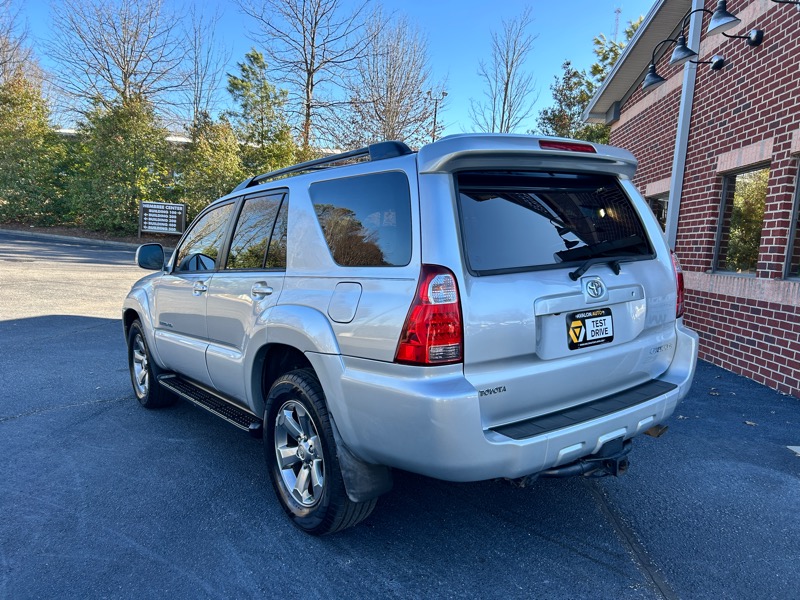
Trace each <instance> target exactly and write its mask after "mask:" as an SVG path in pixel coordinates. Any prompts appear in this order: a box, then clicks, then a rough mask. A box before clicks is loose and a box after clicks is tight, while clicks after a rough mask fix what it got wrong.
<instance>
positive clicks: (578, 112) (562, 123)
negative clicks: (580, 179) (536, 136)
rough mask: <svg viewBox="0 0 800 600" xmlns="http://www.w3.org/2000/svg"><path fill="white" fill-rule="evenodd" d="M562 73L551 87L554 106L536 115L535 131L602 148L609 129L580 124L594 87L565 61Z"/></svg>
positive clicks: (580, 72)
mask: <svg viewBox="0 0 800 600" xmlns="http://www.w3.org/2000/svg"><path fill="white" fill-rule="evenodd" d="M561 68H562V69H563V73H562V74H561V77H558V76H557V77H556V78H555V82H554V83H553V84H552V85H551V86H550V90H551V91H552V93H553V102H554V104H553V106H551V107H549V108H545V109H543V110H541V111H539V118H538V119H537V123H536V124H537V127H538V130H539V132H540V133H542V134H544V135H553V136H557V137H567V138H574V139H580V140H587V141H590V142H598V143H601V144H606V143H608V134H609V128H608V127H607V126H606V125H602V124H599V123H593V124H587V123H584V122H583V111H584V109H585V108H586V106H587V105H588V104H589V100H591V98H592V94H593V93H594V90H595V86H594V83H593V82H592V81H591V80H590V79H588V78H587V77H586V73H585V72H583V71H578V70H577V69H575V68H573V66H572V64H571V63H570V62H569V61H568V60H567V61H564V64H563V65H561Z"/></svg>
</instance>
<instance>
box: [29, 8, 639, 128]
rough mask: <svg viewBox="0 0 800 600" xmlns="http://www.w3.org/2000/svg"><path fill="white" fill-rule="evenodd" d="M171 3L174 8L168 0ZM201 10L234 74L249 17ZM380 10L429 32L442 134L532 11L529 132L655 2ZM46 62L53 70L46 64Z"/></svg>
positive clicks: (35, 26) (464, 120)
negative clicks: (577, 75)
mask: <svg viewBox="0 0 800 600" xmlns="http://www.w3.org/2000/svg"><path fill="white" fill-rule="evenodd" d="M55 2H58V0H55ZM345 2H347V0H345ZM166 4H173V2H171V1H170V0H167V2H166ZM186 4H187V3H184V5H186ZM197 4H198V6H200V5H202V6H213V5H214V4H219V6H220V7H221V8H222V10H223V18H222V21H221V23H220V26H221V31H220V35H219V37H220V39H224V40H226V42H227V43H229V44H230V45H231V49H232V55H231V66H230V68H229V69H228V70H229V71H232V70H233V69H234V68H235V63H236V62H237V61H241V60H242V59H243V57H244V54H245V53H246V52H247V51H248V50H249V49H250V47H251V46H252V45H253V42H252V40H250V39H248V22H247V19H246V17H245V16H244V15H242V14H241V13H240V12H239V9H238V7H237V5H236V4H235V2H233V0H230V1H228V0H216V2H215V1H214V0H208V1H206V2H202V3H197ZM382 4H383V6H384V7H385V9H386V10H387V11H388V12H392V11H394V12H397V13H403V14H406V15H407V16H408V17H409V18H410V20H411V21H412V22H414V23H416V24H417V25H418V26H419V27H420V29H421V30H422V31H423V32H424V33H425V34H426V36H427V38H428V43H429V50H430V58H431V68H432V71H433V74H434V77H435V78H436V79H444V78H446V79H447V91H448V96H447V100H446V104H445V105H444V106H443V109H442V110H441V111H440V113H439V118H440V120H441V121H442V122H443V123H444V125H445V127H446V129H445V134H452V133H461V132H463V131H469V130H471V129H472V128H471V126H470V125H471V122H470V119H469V115H468V109H469V105H470V98H475V99H479V98H480V97H481V94H482V82H481V80H480V79H479V77H478V75H477V69H478V63H479V61H480V60H481V59H487V58H488V57H489V55H490V47H491V46H490V44H491V32H492V31H499V30H500V28H501V21H502V20H503V19H510V18H513V17H515V16H517V15H519V14H520V13H521V12H522V11H523V9H524V8H525V6H527V5H530V6H531V7H532V9H533V19H534V20H533V23H532V25H531V28H530V33H532V34H533V35H536V36H538V37H537V39H536V40H535V41H534V44H533V51H532V52H531V55H530V57H529V59H528V63H527V67H528V68H529V69H530V71H531V72H532V73H533V76H534V79H535V81H536V88H537V90H538V93H539V98H538V101H537V102H536V105H535V109H534V112H533V114H532V116H531V118H530V119H529V120H528V121H527V122H526V123H524V124H523V127H522V131H525V130H527V129H532V128H534V127H535V124H536V114H538V111H539V110H540V109H542V108H546V107H547V106H549V105H550V104H551V102H552V98H551V95H550V87H549V86H550V84H551V83H552V82H553V78H554V76H556V75H560V73H561V64H562V63H563V62H564V60H567V59H569V60H570V61H571V62H572V64H573V66H575V67H577V68H579V69H584V68H588V67H589V65H591V64H592V63H593V62H594V61H595V56H594V54H593V52H592V49H593V47H592V40H593V38H594V37H595V36H596V35H598V34H600V33H604V34H605V35H606V37H611V35H612V33H613V29H614V19H615V14H614V9H615V8H617V7H619V8H620V9H621V10H622V12H621V14H620V26H619V30H620V36H621V35H622V31H623V30H624V28H625V26H626V24H627V23H628V21H631V20H634V19H636V18H638V17H639V15H645V14H647V12H648V11H649V10H650V7H651V6H652V4H653V0H572V1H571V2H563V1H562V2H558V1H552V0H529V1H528V2H525V1H523V0H502V1H497V0H495V1H494V2H492V1H487V0H480V1H479V0H427V1H422V0H383V1H382ZM19 7H20V8H21V9H22V10H21V17H22V18H23V19H25V20H26V21H27V25H28V29H29V35H30V37H31V40H32V41H33V42H34V48H35V47H36V46H39V47H41V46H40V45H39V44H38V43H37V42H41V41H42V40H44V39H46V38H47V36H48V35H49V31H50V28H51V27H56V26H57V25H56V24H53V23H52V22H51V20H50V18H49V2H46V1H44V0H20V1H19ZM43 63H44V66H45V67H47V66H48V64H47V61H46V60H43Z"/></svg>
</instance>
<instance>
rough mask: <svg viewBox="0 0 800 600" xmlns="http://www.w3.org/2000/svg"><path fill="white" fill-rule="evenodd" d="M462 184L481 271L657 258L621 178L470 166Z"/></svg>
mask: <svg viewBox="0 0 800 600" xmlns="http://www.w3.org/2000/svg"><path fill="white" fill-rule="evenodd" d="M457 183H458V191H459V207H460V211H461V221H462V230H463V237H464V245H465V247H466V253H467V258H468V261H469V266H470V269H471V270H472V271H473V272H476V273H478V274H491V273H497V272H509V271H523V270H531V269H546V268H554V267H557V266H569V265H573V264H576V263H581V262H583V261H586V260H588V259H593V258H598V259H601V258H609V259H612V258H619V259H625V260H636V259H638V258H649V257H651V256H652V249H651V247H650V244H649V243H648V241H647V235H646V233H645V229H644V226H643V225H642V223H641V221H640V220H639V216H638V214H637V213H636V211H635V210H634V208H633V205H632V204H631V201H630V199H629V198H628V196H627V195H626V194H625V192H624V191H623V190H622V188H621V187H620V185H619V183H618V182H617V180H616V178H615V177H612V176H605V175H591V174H575V173H511V172H465V173H459V174H458V175H457Z"/></svg>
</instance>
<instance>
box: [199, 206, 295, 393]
mask: <svg viewBox="0 0 800 600" xmlns="http://www.w3.org/2000/svg"><path fill="white" fill-rule="evenodd" d="M287 205H288V201H287V196H286V195H285V193H284V192H279V193H265V194H255V195H252V196H248V197H246V198H245V199H244V201H243V203H242V206H241V208H240V211H239V216H238V219H237V221H236V226H235V229H234V231H233V234H232V236H231V243H230V247H229V250H228V252H227V255H226V261H225V264H224V266H223V267H222V268H220V269H219V270H218V271H217V272H216V273H215V274H214V276H213V277H212V279H211V282H210V285H209V290H208V304H207V307H206V323H207V326H208V340H209V347H208V351H207V352H206V362H207V366H208V371H209V374H210V377H211V381H212V383H213V385H214V388H215V389H217V390H218V391H220V392H222V393H223V394H225V395H226V396H228V397H230V398H232V399H234V400H237V401H239V402H240V403H242V404H247V398H246V381H248V380H249V379H248V377H247V376H246V356H247V350H248V347H249V345H250V344H251V343H253V342H254V340H253V339H252V335H253V334H252V331H253V327H254V325H255V322H256V320H257V319H258V317H259V315H261V314H263V313H264V311H266V310H267V309H269V308H270V307H272V306H274V305H275V304H276V303H277V301H278V297H279V296H280V293H281V290H282V288H283V280H284V275H285V271H286V212H287V208H288V206H287ZM256 342H259V343H260V341H259V340H256Z"/></svg>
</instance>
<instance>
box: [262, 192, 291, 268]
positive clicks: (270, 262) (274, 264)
mask: <svg viewBox="0 0 800 600" xmlns="http://www.w3.org/2000/svg"><path fill="white" fill-rule="evenodd" d="M288 210H289V196H284V197H283V202H282V203H281V209H280V211H279V212H278V218H277V219H276V220H275V227H274V228H273V229H272V237H271V238H270V240H269V252H267V268H268V269H285V268H286V219H287V216H286V215H287V211H288Z"/></svg>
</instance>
